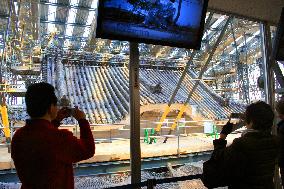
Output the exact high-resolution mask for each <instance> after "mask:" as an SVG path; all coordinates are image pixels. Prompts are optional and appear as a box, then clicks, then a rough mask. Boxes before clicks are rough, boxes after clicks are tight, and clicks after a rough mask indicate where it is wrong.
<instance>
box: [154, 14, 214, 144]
mask: <svg viewBox="0 0 284 189" xmlns="http://www.w3.org/2000/svg"><path fill="white" fill-rule="evenodd" d="M213 14H214V13H213V12H210V14H209V16H208V18H207V21H206V24H205V27H204V30H206V29H207V28H208V27H209V25H210V21H211V19H212V17H213ZM196 53H197V51H192V53H191V55H190V59H189V60H188V62H187V64H186V66H185V68H184V70H183V72H182V75H181V76H180V78H179V80H178V83H177V85H176V88H175V90H174V92H173V94H172V95H171V98H170V100H169V102H168V104H167V107H166V110H165V111H164V113H163V115H162V117H161V119H160V123H159V125H158V126H157V128H156V132H159V131H160V129H161V127H162V124H163V122H164V121H165V119H166V117H167V115H168V113H169V112H170V107H171V105H172V103H173V102H174V100H175V97H176V94H177V92H178V90H179V88H180V85H181V83H182V81H183V79H184V77H185V76H186V73H187V71H188V68H189V65H190V63H191V62H192V60H193V58H194V56H195V54H196ZM152 140H153V139H151V141H150V143H152Z"/></svg>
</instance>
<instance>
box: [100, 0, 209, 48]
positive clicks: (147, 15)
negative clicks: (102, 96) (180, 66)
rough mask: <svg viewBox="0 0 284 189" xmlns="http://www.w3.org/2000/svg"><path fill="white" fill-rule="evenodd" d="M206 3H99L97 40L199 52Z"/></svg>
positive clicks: (157, 0) (180, 0) (198, 0)
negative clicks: (170, 47)
mask: <svg viewBox="0 0 284 189" xmlns="http://www.w3.org/2000/svg"><path fill="white" fill-rule="evenodd" d="M207 5H208V0H99V5H98V18H97V29H96V37H97V38H103V39H114V40H123V41H132V42H138V43H139V42H140V43H150V44H155V45H165V46H172V47H181V48H187V49H199V48H200V45H201V39H202V34H203V28H204V21H205V16H206V11H207Z"/></svg>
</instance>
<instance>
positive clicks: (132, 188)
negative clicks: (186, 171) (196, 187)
mask: <svg viewBox="0 0 284 189" xmlns="http://www.w3.org/2000/svg"><path fill="white" fill-rule="evenodd" d="M201 177H202V174H196V175H187V176H181V177H172V178H163V179H148V180H147V181H143V182H140V183H137V184H127V185H122V186H114V187H110V188H107V189H136V188H141V187H145V186H146V187H147V189H154V187H155V186H156V185H157V184H165V183H171V182H179V181H188V180H193V179H201Z"/></svg>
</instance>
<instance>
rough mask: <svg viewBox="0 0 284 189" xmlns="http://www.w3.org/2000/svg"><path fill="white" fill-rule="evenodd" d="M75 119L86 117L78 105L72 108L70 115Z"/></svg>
mask: <svg viewBox="0 0 284 189" xmlns="http://www.w3.org/2000/svg"><path fill="white" fill-rule="evenodd" d="M72 116H73V117H74V118H75V119H76V120H77V121H79V120H80V119H86V115H85V113H84V112H83V111H81V110H79V109H78V107H75V108H74V112H73V115H72Z"/></svg>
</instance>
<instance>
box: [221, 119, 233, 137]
mask: <svg viewBox="0 0 284 189" xmlns="http://www.w3.org/2000/svg"><path fill="white" fill-rule="evenodd" d="M232 130H233V123H230V121H228V122H227V123H226V125H224V126H223V128H222V131H221V133H220V134H223V135H228V134H230V133H231V132H232Z"/></svg>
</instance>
